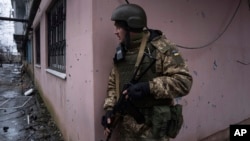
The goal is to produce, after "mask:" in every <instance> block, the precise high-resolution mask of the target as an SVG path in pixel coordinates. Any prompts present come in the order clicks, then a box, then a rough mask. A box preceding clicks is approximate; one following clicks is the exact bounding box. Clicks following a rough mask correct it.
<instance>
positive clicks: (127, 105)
mask: <svg viewBox="0 0 250 141" xmlns="http://www.w3.org/2000/svg"><path fill="white" fill-rule="evenodd" d="M145 56H147V57H149V58H150V59H153V60H152V61H151V63H150V64H149V66H148V67H147V68H146V69H145V70H144V71H143V72H142V73H141V74H140V75H139V76H138V77H136V75H137V73H138V71H139V68H140V66H141V62H142V61H143V60H144V58H145ZM155 62H156V59H155V58H153V57H152V55H150V54H148V53H144V55H143V56H142V59H141V61H140V65H139V67H137V68H136V70H135V72H134V75H133V77H132V79H131V81H130V82H128V83H127V84H125V85H124V86H123V89H122V91H121V93H120V97H119V99H118V101H117V103H116V104H115V106H114V108H113V111H112V115H113V116H112V117H111V123H110V124H107V128H109V130H110V133H109V135H108V136H107V138H106V141H109V139H110V138H111V135H112V132H113V129H114V128H115V127H116V125H117V124H118V122H119V121H120V120H121V119H122V117H123V116H124V115H126V114H128V115H130V116H132V117H133V118H134V119H135V121H136V122H137V123H138V124H142V123H144V122H145V118H144V116H143V114H142V113H141V112H140V111H139V109H137V108H136V107H135V106H134V105H133V103H132V102H131V101H130V100H129V99H126V95H125V94H123V93H122V92H123V91H124V90H126V89H128V88H129V87H130V86H132V85H134V84H136V83H137V82H138V81H139V80H140V79H141V77H142V76H143V75H144V74H145V73H146V72H147V71H148V70H149V69H150V68H151V66H152V65H153V64H154V63H155Z"/></svg>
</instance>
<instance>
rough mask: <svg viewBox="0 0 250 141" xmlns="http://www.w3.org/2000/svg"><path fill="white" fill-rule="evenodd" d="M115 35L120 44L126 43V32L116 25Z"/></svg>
mask: <svg viewBox="0 0 250 141" xmlns="http://www.w3.org/2000/svg"><path fill="white" fill-rule="evenodd" d="M114 34H115V35H116V36H117V38H118V40H119V41H120V42H124V41H125V35H126V31H125V30H124V29H123V28H121V27H120V26H118V25H116V24H115V31H114Z"/></svg>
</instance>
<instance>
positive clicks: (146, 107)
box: [104, 35, 192, 141]
mask: <svg viewBox="0 0 250 141" xmlns="http://www.w3.org/2000/svg"><path fill="white" fill-rule="evenodd" d="M138 50H139V45H138V47H137V48H133V49H132V50H128V53H127V54H126V57H127V58H126V59H125V61H124V62H125V64H122V63H121V64H119V63H118V64H115V65H114V67H113V69H112V71H111V73H110V75H109V79H108V88H107V97H106V99H105V102H104V109H105V110H110V109H112V108H113V106H114V105H115V103H116V102H117V99H118V96H117V93H120V92H118V91H120V90H121V89H122V86H123V85H124V84H125V83H126V82H128V81H129V79H130V78H131V75H132V74H131V73H130V74H129V72H133V70H131V68H130V67H131V66H134V63H135V61H136V59H135V58H136V57H137V54H138ZM145 52H146V53H151V54H152V55H153V56H154V57H155V58H156V63H155V65H154V66H153V67H152V68H151V69H150V70H149V71H148V72H147V74H145V75H144V76H143V77H142V79H141V80H140V82H143V81H147V82H149V85H150V94H151V95H150V96H149V97H147V98H144V99H143V100H141V101H139V102H136V103H134V104H135V105H136V106H137V107H138V108H139V109H140V111H141V112H142V113H143V114H144V116H145V119H146V122H145V123H144V124H137V123H136V121H135V120H134V119H133V117H131V116H129V115H125V116H124V117H123V121H122V123H121V124H120V136H121V139H122V140H124V141H147V140H150V141H154V140H157V141H168V137H167V136H161V137H160V138H154V137H153V135H152V129H151V125H150V122H151V120H152V118H153V115H152V107H154V106H155V105H157V103H158V102H160V101H161V100H162V101H164V102H165V105H171V104H173V98H176V97H181V96H185V95H187V94H188V93H189V91H190V88H191V85H192V76H191V75H190V74H189V72H188V68H187V66H186V64H185V62H184V60H183V58H182V57H181V55H180V53H179V51H178V50H177V49H176V46H175V45H174V44H173V43H171V42H170V41H169V40H167V39H166V38H165V37H164V36H163V35H159V36H157V37H154V38H153V39H151V40H150V42H148V43H147V47H146V49H145ZM129 58H130V59H129ZM131 58H132V59H131ZM133 58H134V59H133ZM128 60H130V62H131V60H132V62H134V63H132V64H128V63H127V64H126V61H128ZM124 62H123V63H124ZM128 62H129V61H128ZM145 62H147V59H146V61H144V64H148V63H145ZM149 62H150V61H149ZM116 73H118V74H116ZM117 75H119V84H116V83H117V81H116V79H117Z"/></svg>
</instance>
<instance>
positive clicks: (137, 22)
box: [111, 4, 147, 28]
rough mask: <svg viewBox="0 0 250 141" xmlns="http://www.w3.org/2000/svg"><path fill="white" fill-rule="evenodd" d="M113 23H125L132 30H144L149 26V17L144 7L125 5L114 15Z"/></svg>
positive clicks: (119, 7)
mask: <svg viewBox="0 0 250 141" xmlns="http://www.w3.org/2000/svg"><path fill="white" fill-rule="evenodd" d="M111 20H112V21H124V22H126V23H127V25H128V26H129V27H130V28H144V27H146V26H147V16H146V13H145V11H144V10H143V8H142V7H140V6H138V5H136V4H123V5H120V6H118V7H117V8H116V9H115V10H114V11H113V13H112V16H111Z"/></svg>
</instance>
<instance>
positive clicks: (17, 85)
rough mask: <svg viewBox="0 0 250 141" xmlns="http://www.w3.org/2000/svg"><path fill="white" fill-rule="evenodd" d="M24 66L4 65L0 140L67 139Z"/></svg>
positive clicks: (0, 69) (0, 76)
mask: <svg viewBox="0 0 250 141" xmlns="http://www.w3.org/2000/svg"><path fill="white" fill-rule="evenodd" d="M22 68H23V67H22V65H21V64H3V66H2V67H1V66H0V141H63V138H62V135H61V133H60V131H59V130H58V128H57V126H56V124H55V122H54V121H53V119H52V118H51V115H50V114H49V112H48V110H47V108H46V106H45V104H44V103H43V101H42V99H41V97H40V96H39V93H38V92H37V91H36V89H35V87H34V85H33V82H32V80H31V79H30V77H29V75H28V74H27V73H26V72H25V71H22V70H23V69H22ZM29 92H30V93H29Z"/></svg>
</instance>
